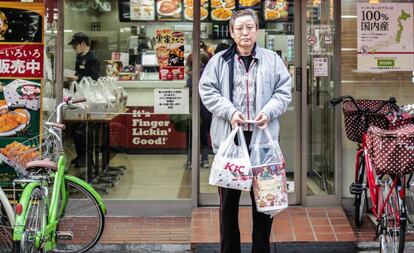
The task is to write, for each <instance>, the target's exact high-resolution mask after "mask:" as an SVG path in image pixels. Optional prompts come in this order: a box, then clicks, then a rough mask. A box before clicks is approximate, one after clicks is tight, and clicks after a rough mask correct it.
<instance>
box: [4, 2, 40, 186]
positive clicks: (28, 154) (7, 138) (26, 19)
mask: <svg viewBox="0 0 414 253" xmlns="http://www.w3.org/2000/svg"><path fill="white" fill-rule="evenodd" d="M44 14H45V7H44V3H21V2H0V106H3V105H7V104H10V103H12V104H23V105H25V108H21V109H17V110H15V111H9V112H2V113H0V157H1V163H0V186H2V187H4V186H6V188H7V187H8V186H9V187H10V186H11V185H12V182H13V179H14V178H15V177H16V169H15V168H14V167H12V166H10V164H19V166H20V165H21V167H24V165H25V163H26V162H27V161H29V160H28V159H36V157H37V156H38V154H39V153H38V152H37V151H36V150H35V148H36V147H37V145H38V141H37V142H36V140H38V137H37V136H38V135H39V132H40V128H41V117H40V115H41V112H42V110H41V106H40V105H41V97H42V94H41V90H42V88H41V87H42V83H43V82H42V81H43V57H44V50H43V48H44V33H43V27H44ZM15 167H16V166H15ZM17 171H18V170H17Z"/></svg>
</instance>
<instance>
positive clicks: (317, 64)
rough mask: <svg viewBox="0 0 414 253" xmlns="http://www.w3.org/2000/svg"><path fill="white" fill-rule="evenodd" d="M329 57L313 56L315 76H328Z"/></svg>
mask: <svg viewBox="0 0 414 253" xmlns="http://www.w3.org/2000/svg"><path fill="white" fill-rule="evenodd" d="M328 73H329V72H328V58H327V57H324V58H318V57H315V58H313V76H315V77H322V76H328Z"/></svg>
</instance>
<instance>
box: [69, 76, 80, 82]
mask: <svg viewBox="0 0 414 253" xmlns="http://www.w3.org/2000/svg"><path fill="white" fill-rule="evenodd" d="M67 78H68V79H69V81H71V82H72V81H78V77H77V76H68V77H67Z"/></svg>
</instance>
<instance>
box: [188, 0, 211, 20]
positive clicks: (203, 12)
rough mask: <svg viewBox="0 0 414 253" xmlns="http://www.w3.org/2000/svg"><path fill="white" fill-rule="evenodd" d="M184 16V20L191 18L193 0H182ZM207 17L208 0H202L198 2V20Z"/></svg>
mask: <svg viewBox="0 0 414 253" xmlns="http://www.w3.org/2000/svg"><path fill="white" fill-rule="evenodd" d="M184 7H185V9H184V18H185V20H191V21H192V20H193V0H184ZM207 18H208V1H207V0H202V1H201V2H200V20H206V19H207Z"/></svg>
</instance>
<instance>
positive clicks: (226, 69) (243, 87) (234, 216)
mask: <svg viewBox="0 0 414 253" xmlns="http://www.w3.org/2000/svg"><path fill="white" fill-rule="evenodd" d="M258 29H259V21H258V18H257V15H256V13H255V12H254V11H253V10H250V9H245V10H240V11H238V12H236V13H234V14H233V16H232V18H231V19H230V35H231V37H232V38H233V40H234V44H233V45H232V46H231V47H230V48H229V49H228V50H226V51H223V52H220V53H218V54H216V55H214V56H213V57H212V58H211V59H210V61H209V63H208V64H207V66H206V68H205V69H204V72H203V75H202V77H201V79H200V83H199V90H200V97H201V100H202V102H203V103H204V105H205V106H206V108H207V109H208V110H209V111H210V112H211V113H212V114H213V119H212V123H211V129H210V133H211V138H212V144H213V150H214V152H217V149H218V146H219V144H220V142H222V141H223V140H224V139H225V138H226V137H227V136H228V135H229V133H230V131H231V128H232V127H235V126H237V125H239V124H240V125H243V132H244V136H245V139H246V143H247V145H250V142H252V143H258V142H259V143H260V142H261V141H265V140H264V139H263V140H256V130H255V129H257V128H256V127H258V128H266V127H268V128H269V130H270V132H271V134H272V138H274V139H277V138H278V135H279V122H278V117H279V116H280V115H282V114H283V113H284V112H285V111H286V109H287V107H288V105H289V103H290V100H291V92H290V90H291V78H290V75H289V72H288V71H287V69H286V67H285V64H284V63H283V61H282V59H281V58H280V57H279V56H278V55H277V54H276V53H275V52H273V51H270V50H267V49H264V48H261V47H259V46H258V45H257V43H256V39H257V36H258V34H259V30H258ZM252 120H254V121H255V123H254V124H251V123H248V122H251V121H252ZM218 190H219V194H220V237H221V240H220V241H221V251H220V252H221V253H240V230H239V224H238V211H239V200H240V194H241V191H239V190H233V189H227V188H222V187H219V189H218ZM250 196H251V199H252V203H253V204H252V210H253V235H252V237H253V247H252V253H269V252H270V242H269V237H270V232H271V228H272V218H270V216H268V215H266V214H263V213H259V212H257V210H256V205H255V202H254V196H253V192H252V191H250Z"/></svg>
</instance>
